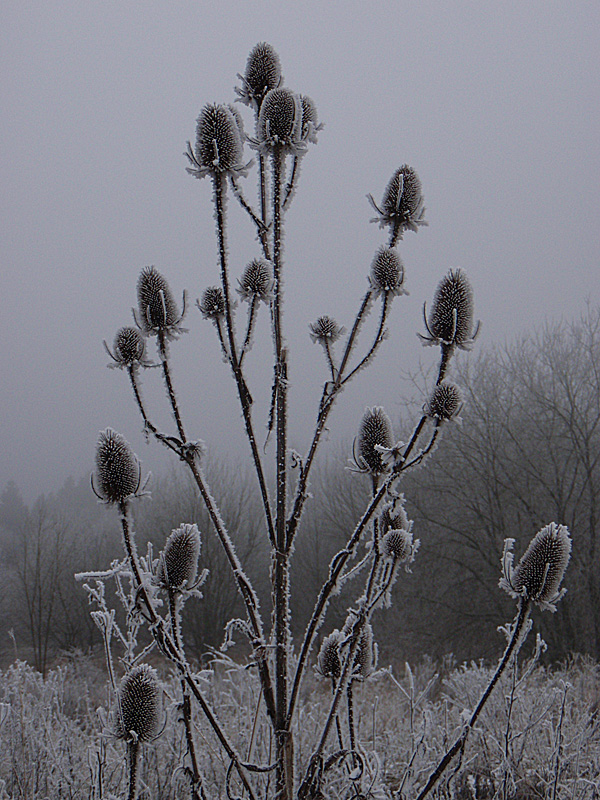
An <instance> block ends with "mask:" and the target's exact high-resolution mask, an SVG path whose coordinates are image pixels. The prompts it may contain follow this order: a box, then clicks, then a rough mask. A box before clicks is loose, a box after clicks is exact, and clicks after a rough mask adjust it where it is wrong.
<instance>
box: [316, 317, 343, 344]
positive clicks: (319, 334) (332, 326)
mask: <svg viewBox="0 0 600 800" xmlns="http://www.w3.org/2000/svg"><path fill="white" fill-rule="evenodd" d="M308 328H309V331H310V338H311V339H312V340H313V342H320V343H321V344H325V343H329V344H333V343H334V342H337V340H338V339H339V338H340V336H342V335H343V333H344V331H345V328H344V327H342V326H341V325H338V324H337V322H336V321H335V320H334V319H333V317H328V316H327V315H324V316H322V317H319V318H318V319H317V320H316V321H315V322H311V323H310V325H309V326H308Z"/></svg>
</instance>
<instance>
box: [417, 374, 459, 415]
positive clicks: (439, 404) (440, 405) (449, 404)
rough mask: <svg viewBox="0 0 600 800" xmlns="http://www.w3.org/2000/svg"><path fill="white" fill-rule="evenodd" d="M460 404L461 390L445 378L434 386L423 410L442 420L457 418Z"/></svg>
mask: <svg viewBox="0 0 600 800" xmlns="http://www.w3.org/2000/svg"><path fill="white" fill-rule="evenodd" d="M462 406H463V396H462V392H461V390H460V389H459V388H458V386H457V385H456V384H455V383H452V382H451V381H447V380H445V381H440V383H438V384H437V385H436V386H435V387H434V389H433V391H432V393H431V395H430V397H429V400H428V401H427V403H425V407H424V408H423V411H424V413H425V414H426V415H427V416H428V417H432V418H433V419H438V420H440V421H444V420H450V419H457V418H458V415H459V413H460V410H461V408H462Z"/></svg>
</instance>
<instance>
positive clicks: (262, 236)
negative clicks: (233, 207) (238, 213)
mask: <svg viewBox="0 0 600 800" xmlns="http://www.w3.org/2000/svg"><path fill="white" fill-rule="evenodd" d="M229 182H230V184H231V188H232V189H233V193H234V195H235V196H236V197H237V199H238V201H239V204H240V205H241V207H242V208H243V209H244V211H246V213H247V214H248V216H249V217H250V219H251V220H252V222H254V224H255V225H256V231H257V233H258V238H259V241H260V244H261V247H262V251H263V255H264V257H265V258H266V259H268V260H269V261H270V260H271V248H270V247H269V239H268V235H267V234H268V231H269V228H268V226H267V224H266V220H265V219H264V213H263V219H259V218H258V217H257V216H256V214H255V213H254V210H253V209H252V206H251V205H250V204H249V203H248V201H247V200H246V198H245V197H244V195H243V193H242V190H241V188H240V187H239V185H238V183H237V181H236V180H235V178H233V177H230V180H229Z"/></svg>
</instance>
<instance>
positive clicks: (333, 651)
mask: <svg viewBox="0 0 600 800" xmlns="http://www.w3.org/2000/svg"><path fill="white" fill-rule="evenodd" d="M342 638H343V637H342V634H341V633H340V631H338V630H337V629H336V630H334V631H332V633H330V634H329V636H326V637H325V638H324V639H323V644H322V645H321V649H320V650H319V655H318V656H317V671H318V672H319V673H320V674H321V675H322V676H323V677H324V678H331V679H332V680H333V681H337V680H338V678H339V677H340V675H341V672H342V662H341V659H340V645H341V643H342Z"/></svg>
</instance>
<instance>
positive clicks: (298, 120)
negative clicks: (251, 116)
mask: <svg viewBox="0 0 600 800" xmlns="http://www.w3.org/2000/svg"><path fill="white" fill-rule="evenodd" d="M301 131H302V104H301V102H300V98H299V97H298V95H297V94H295V93H294V92H292V91H291V89H286V88H281V89H271V90H270V91H269V92H267V94H266V95H265V99H264V100H263V103H262V106H261V108H260V115H259V117H258V141H259V143H260V144H262V145H263V146H265V147H267V148H270V147H277V146H279V147H284V148H287V149H292V150H295V149H297V147H298V146H299V144H301ZM303 147H305V145H303Z"/></svg>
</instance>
